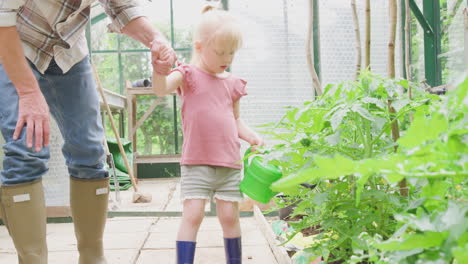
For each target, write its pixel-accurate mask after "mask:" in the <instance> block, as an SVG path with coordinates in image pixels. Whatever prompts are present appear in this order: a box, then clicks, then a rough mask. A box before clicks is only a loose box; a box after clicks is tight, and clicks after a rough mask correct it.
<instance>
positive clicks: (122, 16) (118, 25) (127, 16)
mask: <svg viewBox="0 0 468 264" xmlns="http://www.w3.org/2000/svg"><path fill="white" fill-rule="evenodd" d="M0 1H1V0H0ZM100 2H101V4H102V5H103V7H104V10H105V11H106V14H107V15H108V16H109V17H110V18H111V20H112V23H111V24H110V25H108V28H109V30H110V31H111V32H117V33H120V32H121V30H122V28H123V27H125V26H126V25H127V24H128V22H130V21H132V20H133V19H135V18H138V17H142V16H145V15H144V11H143V8H142V7H141V6H140V4H139V3H138V2H139V1H135V0H127V1H125V0H120V1H119V0H100Z"/></svg>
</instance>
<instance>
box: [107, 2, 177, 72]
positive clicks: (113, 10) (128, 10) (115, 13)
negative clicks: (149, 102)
mask: <svg viewBox="0 0 468 264" xmlns="http://www.w3.org/2000/svg"><path fill="white" fill-rule="evenodd" d="M100 2H101V3H102V5H103V6H104V9H105V11H106V13H107V14H108V15H109V17H110V18H111V19H112V24H111V25H109V28H110V30H111V31H112V32H117V33H123V34H125V35H128V36H129V37H131V38H133V39H135V40H137V41H139V42H141V43H143V45H145V46H146V47H148V48H150V49H151V55H152V64H153V65H154V66H157V67H155V68H157V69H158V72H159V73H160V74H163V75H167V74H168V73H169V71H170V69H171V67H172V65H173V64H174V62H175V60H176V58H177V56H176V54H175V52H174V50H172V48H171V46H170V44H169V42H168V41H167V40H166V38H165V37H164V35H163V34H162V33H161V32H160V31H159V30H157V29H156V28H155V27H153V26H152V25H151V23H150V22H149V20H148V19H147V18H146V17H145V16H144V14H143V11H142V8H141V7H140V6H139V4H138V2H137V1H121V0H120V1H119V0H100Z"/></svg>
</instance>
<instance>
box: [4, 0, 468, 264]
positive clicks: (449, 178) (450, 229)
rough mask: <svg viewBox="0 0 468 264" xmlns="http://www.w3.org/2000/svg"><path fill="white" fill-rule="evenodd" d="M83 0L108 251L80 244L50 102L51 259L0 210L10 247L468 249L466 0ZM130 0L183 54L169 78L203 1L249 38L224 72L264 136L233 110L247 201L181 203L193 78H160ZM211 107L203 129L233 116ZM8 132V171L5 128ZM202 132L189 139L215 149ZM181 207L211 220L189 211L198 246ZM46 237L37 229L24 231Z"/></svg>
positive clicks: (70, 250)
mask: <svg viewBox="0 0 468 264" xmlns="http://www.w3.org/2000/svg"><path fill="white" fill-rule="evenodd" d="M6 2H8V1H6ZM26 2H28V1H26ZM31 2H32V1H31ZM78 2H89V3H87V4H88V5H90V6H89V7H90V12H89V16H88V17H87V19H86V25H85V26H83V27H85V29H83V33H82V34H83V35H85V37H86V41H87V49H88V51H89V61H90V64H91V65H92V69H93V70H94V77H95V86H96V89H97V96H98V97H99V101H100V116H99V118H100V120H101V123H102V127H103V129H104V134H105V137H104V138H103V139H102V143H104V144H102V147H103V148H104V149H107V151H106V154H107V155H104V156H107V159H106V160H105V161H103V162H102V163H103V164H104V166H105V167H104V169H105V170H106V171H107V172H108V176H109V184H108V186H107V187H106V188H108V190H109V193H108V200H107V211H106V219H105V220H104V222H106V224H105V229H104V231H103V232H104V233H103V238H102V237H101V238H100V241H101V243H102V241H103V249H102V252H103V253H101V254H104V255H103V256H101V257H100V259H98V258H96V259H94V260H92V259H91V258H90V259H88V260H85V257H83V256H84V253H83V251H84V250H83V249H80V243H78V242H77V238H78V237H79V235H78V233H77V232H76V230H75V229H76V228H77V226H76V224H75V223H74V222H75V221H73V220H74V217H73V212H74V211H73V210H72V209H73V208H71V206H70V197H71V196H70V195H71V191H70V190H71V189H70V188H69V185H70V184H71V181H72V180H70V178H71V177H68V176H69V175H70V171H71V170H70V168H69V163H70V161H69V160H66V158H65V157H64V156H66V150H65V148H62V147H63V146H64V143H66V142H65V141H66V140H64V137H63V135H62V133H61V128H59V127H60V126H59V125H58V124H57V120H56V119H55V118H50V145H49V152H50V159H49V160H48V163H47V164H48V165H47V167H48V170H47V172H46V173H45V174H44V175H43V176H42V185H43V188H44V197H45V207H46V218H47V229H46V230H47V231H46V235H45V236H46V240H47V248H46V249H45V250H46V253H44V254H46V256H45V257H44V258H41V259H42V260H44V259H46V260H45V261H44V262H41V261H39V260H38V259H39V258H38V259H37V260H33V259H35V258H26V257H21V256H22V254H26V255H27V254H28V253H27V252H22V250H20V246H19V244H21V242H19V241H20V240H19V239H16V238H14V239H13V237H16V235H14V232H12V230H11V229H12V227H11V224H12V223H11V222H14V221H8V222H7V221H5V220H6V219H7V218H6V217H5V216H6V215H7V213H6V211H2V210H0V218H2V219H3V220H4V221H2V225H0V263H5V264H10V263H12V264H13V263H21V264H32V263H34V264H36V263H41V264H42V263H80V264H102V263H109V264H110V263H112V264H127V263H138V264H149V263H162V264H166V263H168V264H169V263H183V264H185V263H199V264H201V263H202V264H210V263H213V264H217V263H258V264H275V263H278V264H283V263H284V264H318V263H329V264H339V263H354V264H358V263H362V264H367V263H378V264H383V263H388V264H396V263H402V264H412V263H414V264H444V263H447V264H466V263H468V1H467V0H250V1H248V0H236V1H233V0H231V1H230V0H190V1H189V0H158V1H156V0H149V1H144V0H140V1H118V0H115V1H78ZM105 2H112V3H111V4H109V3H105ZM114 2H115V3H114ZM124 2H135V3H132V4H134V5H137V6H138V7H139V8H141V9H142V10H143V12H144V16H145V17H146V18H147V19H148V20H149V21H150V24H151V26H152V27H154V28H155V29H157V30H159V31H160V32H161V33H162V34H163V35H164V37H165V38H166V39H167V43H166V45H167V46H168V47H170V48H172V50H173V51H174V52H175V54H176V57H177V58H176V62H175V63H174V64H173V65H171V67H172V69H176V68H177V69H179V70H172V71H171V73H170V74H169V76H168V77H167V85H168V86H169V83H170V82H169V81H170V80H171V76H176V77H177V76H184V77H181V78H186V76H188V75H187V73H182V72H181V70H180V69H181V68H180V67H185V66H181V65H190V64H192V63H194V59H193V58H194V57H193V54H194V51H197V50H198V46H197V43H199V42H197V41H196V40H195V39H194V38H195V37H194V36H196V35H195V34H194V33H193V32H194V25H196V24H197V23H198V21H199V20H200V19H201V17H202V16H204V15H205V14H208V13H209V12H212V11H207V12H206V13H203V14H202V10H203V9H204V7H206V6H207V5H208V6H212V7H215V8H219V9H221V10H225V11H226V12H227V13H228V14H229V16H230V18H231V16H232V17H233V18H234V19H235V23H237V27H238V30H239V32H240V33H241V34H242V43H241V45H239V47H238V50H235V56H234V55H232V56H234V58H233V59H232V63H230V65H228V66H229V67H228V68H227V69H226V71H225V72H223V74H224V73H225V74H227V76H230V77H227V78H226V80H228V78H231V77H232V76H236V78H240V79H241V80H243V81H244V82H246V84H245V94H244V96H243V97H242V100H238V101H236V103H235V105H236V106H237V110H236V106H234V112H232V113H234V114H232V113H230V114H229V116H230V118H234V119H232V120H234V121H233V122H243V124H244V125H245V126H248V127H249V130H250V132H252V134H254V135H257V137H258V138H260V139H261V141H262V144H260V146H257V145H255V144H252V143H249V142H252V141H249V140H245V137H243V136H241V132H240V129H239V132H238V131H237V129H238V128H239V123H236V124H237V128H236V131H235V135H236V142H235V144H236V145H235V146H236V151H237V150H238V152H239V153H238V154H239V157H240V160H237V162H236V165H235V167H236V168H237V169H236V171H238V172H239V175H240V177H241V178H239V179H238V181H237V182H235V187H234V188H236V189H235V190H237V192H239V190H240V192H239V193H240V194H241V195H242V197H243V198H242V200H241V201H235V202H233V201H232V200H229V199H230V198H226V199H227V200H222V199H221V200H218V199H217V198H216V199H215V198H213V197H212V198H213V199H207V200H203V199H204V198H200V197H195V196H194V197H195V198H189V200H197V199H199V201H207V202H206V203H204V204H202V207H203V208H202V209H201V210H202V213H201V216H200V218H196V217H192V218H190V216H187V215H189V214H190V212H191V211H190V210H189V209H190V208H189V207H190V206H189V205H188V203H186V202H187V201H188V200H184V199H182V197H183V195H186V193H187V192H190V190H189V189H190V188H189V187H190V186H191V185H187V186H189V187H187V188H185V189H184V188H183V186H184V184H188V183H189V181H190V180H193V179H190V178H188V177H189V176H187V175H188V173H189V172H188V171H189V169H188V168H187V169H185V168H186V167H187V164H189V163H186V162H187V161H186V159H185V158H184V157H185V156H184V155H185V153H184V152H185V151H186V148H187V149H188V148H189V146H188V143H185V144H184V139H185V140H187V142H191V141H189V139H188V138H190V139H191V140H193V135H192V134H189V133H188V132H187V131H190V128H188V125H187V123H188V121H187V120H186V119H184V118H187V117H186V116H190V115H189V112H190V110H186V109H187V108H188V107H189V103H188V102H189V99H188V98H189V95H187V94H186V93H187V92H186V87H184V88H183V89H181V88H180V87H181V86H180V87H179V88H177V87H175V88H177V89H178V90H177V92H175V89H174V90H173V91H172V92H170V93H167V95H166V96H159V95H156V92H155V91H156V90H157V89H160V88H158V87H157V85H156V82H158V81H159V79H160V78H163V79H164V80H166V78H164V77H161V76H159V75H158V74H155V73H154V71H156V70H155V69H156V67H157V66H155V64H154V58H153V56H154V52H152V50H151V48H150V47H148V46H147V45H144V44H142V42H140V41H137V40H135V39H134V38H132V37H129V36H128V35H126V34H123V33H122V34H118V33H113V32H110V31H111V30H110V26H109V25H110V24H111V23H113V18H112V17H115V14H113V13H111V11H109V6H112V4H115V5H124ZM2 3H3V1H0V11H1V10H2V9H1V8H2ZM127 4H128V3H127ZM112 8H115V7H112ZM112 8H111V9H112ZM205 9H206V8H205ZM112 12H113V11H112ZM226 23H231V22H226ZM221 24H223V23H221ZM219 27H220V28H221V25H219ZM18 30H20V28H19V27H18ZM2 45H4V44H2ZM200 54H203V53H200ZM216 54H218V53H216ZM223 54H224V53H223ZM233 54H234V53H233ZM201 56H202V55H201ZM187 67H188V66H187ZM194 67H196V66H194ZM200 71H202V70H200ZM174 73H176V74H174ZM205 73H206V72H205ZM190 74H194V73H190ZM154 76H156V77H157V78H156V77H154ZM197 76H198V75H197ZM211 76H213V75H211ZM0 77H1V76H0ZM176 77H174V78H176ZM197 78H200V80H201V78H202V77H197ZM207 78H208V77H207ZM232 78H234V77H232ZM155 79H156V80H155ZM195 79H196V78H195ZM195 79H194V80H195ZM184 80H185V79H184ZM196 80H199V79H196ZM219 80H224V79H223V78H221V77H219ZM186 81H187V80H185V81H184V85H186ZM194 82H195V81H194ZM226 82H227V81H226ZM158 83H159V82H158ZM223 83H224V82H223ZM0 84H1V82H0ZM187 87H188V86H187ZM198 88H199V87H197V89H198ZM214 88H216V87H214ZM2 89H3V87H2ZM200 89H201V88H200ZM228 89H231V88H228ZM234 89H235V88H234ZM181 90H183V92H181ZM2 93H3V92H2ZM184 100H186V101H187V102H185V101H184ZM207 101H208V99H205V101H203V102H202V101H200V104H205V103H206V104H209V103H208V102H207ZM191 102H193V101H191ZM230 103H231V104H232V102H230ZM236 111H238V113H237V112H236ZM192 116H193V115H192ZM207 116H209V114H207ZM199 119H203V116H201V117H199ZM1 120H2V113H0V121H1ZM197 120H198V119H197ZM239 120H242V121H239ZM200 124H201V125H200V126H203V125H204V127H203V128H200V129H201V131H203V133H205V134H203V136H205V137H208V134H209V135H212V134H216V133H222V132H219V131H217V130H219V129H220V128H219V127H217V126H215V125H213V127H210V125H207V124H209V121H206V122H200ZM226 124H228V122H227V121H226ZM244 125H243V126H244ZM2 129H3V127H2ZM226 129H227V128H226ZM220 130H223V131H224V128H223V129H220ZM250 132H249V133H250ZM184 134H185V135H184ZM237 136H238V138H237ZM222 137H223V138H224V137H225V135H222ZM256 142H259V141H256ZM0 144H2V145H3V146H4V147H3V148H4V150H5V151H2V152H0V158H1V159H2V160H3V161H4V162H2V163H0V171H3V170H5V171H6V169H5V168H4V166H5V167H6V166H7V158H8V156H9V154H8V151H7V149H8V147H7V145H8V144H9V143H7V140H6V137H5V139H4V138H3V137H0ZM206 144H208V145H210V144H211V143H206ZM202 145H203V144H201V145H200V147H199V148H200V149H198V150H197V151H194V152H193V153H195V152H196V153H202V154H198V155H201V156H203V157H205V155H206V156H208V154H206V153H205V154H203V152H204V151H205V152H207V150H208V149H209V148H206V149H205V148H203V146H202ZM251 145H255V148H252V147H251ZM210 146H211V145H210ZM229 147H230V145H218V148H219V149H221V150H220V151H228V150H227V149H228V148H229ZM224 148H226V149H224ZM216 153H218V152H216ZM220 153H221V152H220ZM187 155H188V154H187ZM103 159H104V158H103ZM2 164H3V165H2ZM193 164H194V163H191V165H193ZM201 165H206V166H204V167H213V166H208V165H210V164H201ZM189 167H192V166H189ZM221 167H222V166H221ZM213 168H219V167H213ZM192 169H195V166H193V168H191V169H190V170H192ZM230 169H231V170H234V169H233V168H230ZM193 173H196V172H195V171H194V172H193ZM207 173H208V172H207ZM197 176H201V177H203V176H204V174H203V173H201V172H200V175H198V174H197ZM205 176H206V175H205ZM216 176H218V175H216ZM185 177H187V178H185ZM206 177H208V176H206ZM254 185H255V186H254ZM2 187H3V189H5V191H4V190H2V191H0V193H1V194H2V195H1V200H2V202H3V203H6V202H5V200H6V198H4V193H6V190H7V188H8V186H2ZM97 191H98V190H96V195H97ZM211 191H212V192H215V193H216V195H215V197H218V198H219V197H224V196H217V195H218V194H219V193H220V192H217V190H211ZM25 195H26V194H25ZM136 195H140V197H136ZM83 199H84V198H83ZM138 199H140V200H138ZM220 201H222V202H220ZM225 203H229V204H232V205H233V206H234V208H235V212H236V214H235V215H236V216H235V217H233V219H234V220H232V221H235V222H236V223H235V225H238V226H239V228H240V230H241V231H240V232H241V236H240V237H241V238H242V244H240V237H239V242H238V243H239V244H236V245H237V246H238V250H240V251H241V252H237V253H239V254H238V257H237V258H231V257H232V256H231V255H230V254H231V253H232V252H233V251H231V249H230V248H229V245H228V244H227V243H228V242H227V241H230V240H229V238H228V237H229V236H228V235H226V234H227V233H229V232H228V231H227V229H228V227H229V225H228V224H226V223H227V222H229V219H228V220H226V219H225V218H223V214H224V213H225V207H223V206H225V205H223V204H225ZM197 205H198V204H197ZM89 208H92V207H89ZM89 210H92V209H89ZM90 214H92V213H90ZM25 217H26V216H25ZM90 219H91V218H90ZM184 219H185V220H184ZM187 219H192V221H194V222H197V221H198V220H199V221H200V222H201V223H200V222H198V223H195V224H194V225H195V226H196V228H195V229H196V230H195V238H196V239H195V240H194V241H192V242H193V243H196V250H195V249H193V250H195V251H194V252H195V253H193V251H192V253H191V254H192V259H191V260H186V261H187V262H184V261H183V260H181V258H184V256H182V255H183V254H185V253H184V252H183V250H182V248H180V247H179V242H181V241H180V240H181V239H180V238H181V237H184V234H182V235H181V232H183V230H184V229H183V228H182V227H180V226H181V225H182V224H183V223H186V222H184V221H189V222H190V220H187ZM194 219H195V220H194ZM197 219H198V220H197ZM201 219H203V221H201ZM236 219H237V220H236ZM89 221H91V220H89ZM74 224H75V225H74ZM192 224H193V223H192ZM74 230H75V231H74ZM181 230H182V231H181ZM24 232H26V231H24ZM178 232H179V233H178ZM197 232H198V236H197ZM75 234H76V238H75ZM236 239H237V238H236ZM176 242H177V244H176ZM182 242H186V241H182ZM38 243H39V242H35V241H34V239H32V238H31V239H30V242H28V245H29V246H28V247H29V248H35V247H36V246H38ZM77 248H78V249H77ZM184 250H186V249H184ZM26 251H27V250H26ZM31 254H32V253H31ZM34 254H35V253H34ZM181 254H182V255H181ZM193 254H194V257H193ZM189 255H190V254H189ZM47 256H48V257H47ZM181 256H182V257H181ZM28 259H29V260H28Z"/></svg>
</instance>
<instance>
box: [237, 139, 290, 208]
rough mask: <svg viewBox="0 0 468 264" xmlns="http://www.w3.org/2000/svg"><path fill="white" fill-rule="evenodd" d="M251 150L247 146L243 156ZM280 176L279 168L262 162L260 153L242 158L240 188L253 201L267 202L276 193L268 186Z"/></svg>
mask: <svg viewBox="0 0 468 264" xmlns="http://www.w3.org/2000/svg"><path fill="white" fill-rule="evenodd" d="M251 151H252V149H251V148H248V149H247V151H246V152H245V156H247V155H249V154H250V153H251ZM281 176H282V173H281V170H280V168H278V167H277V166H275V165H272V164H268V163H266V162H264V160H263V157H262V156H261V155H252V156H251V157H249V159H245V160H244V178H243V179H242V181H241V183H240V190H241V192H243V193H245V194H246V195H247V196H249V197H250V198H252V199H253V200H255V201H258V202H261V203H268V202H269V201H270V199H271V198H273V196H275V195H276V194H277V193H275V192H273V191H272V190H271V189H270V186H271V184H272V183H273V182H275V181H277V180H279V179H280V178H281Z"/></svg>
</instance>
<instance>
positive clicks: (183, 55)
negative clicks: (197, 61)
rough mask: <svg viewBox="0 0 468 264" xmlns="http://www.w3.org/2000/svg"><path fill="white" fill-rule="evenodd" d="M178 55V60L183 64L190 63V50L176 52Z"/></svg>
mask: <svg viewBox="0 0 468 264" xmlns="http://www.w3.org/2000/svg"><path fill="white" fill-rule="evenodd" d="M176 53H177V60H178V61H179V62H181V63H189V62H190V59H191V56H192V55H191V54H192V52H191V51H190V50H180V51H176Z"/></svg>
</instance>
